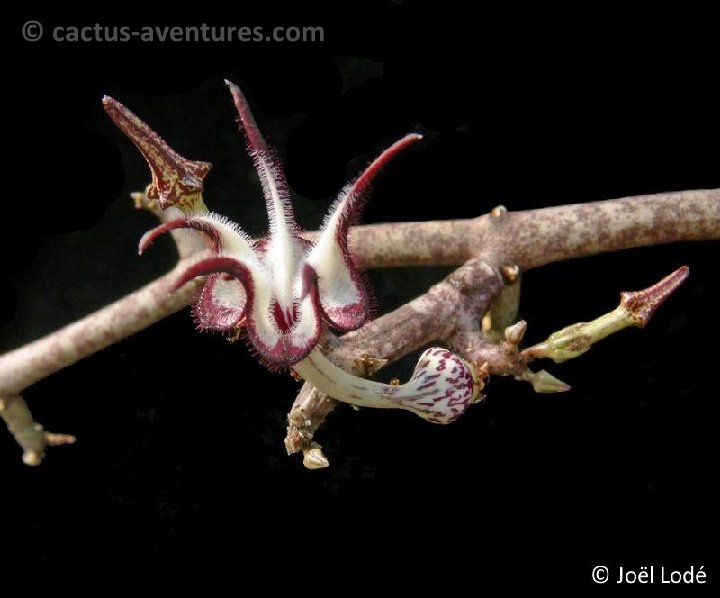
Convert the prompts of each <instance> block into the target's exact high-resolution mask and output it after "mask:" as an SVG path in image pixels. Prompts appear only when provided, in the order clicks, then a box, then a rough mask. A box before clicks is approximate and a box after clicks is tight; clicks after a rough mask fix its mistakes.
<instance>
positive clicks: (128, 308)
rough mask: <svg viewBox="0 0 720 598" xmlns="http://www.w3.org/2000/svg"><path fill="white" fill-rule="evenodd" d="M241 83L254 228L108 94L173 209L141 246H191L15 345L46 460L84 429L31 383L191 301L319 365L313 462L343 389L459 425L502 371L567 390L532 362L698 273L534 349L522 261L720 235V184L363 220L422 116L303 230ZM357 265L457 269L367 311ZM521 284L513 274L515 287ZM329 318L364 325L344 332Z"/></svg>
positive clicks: (158, 196) (29, 439) (670, 280)
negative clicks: (444, 217) (521, 302)
mask: <svg viewBox="0 0 720 598" xmlns="http://www.w3.org/2000/svg"><path fill="white" fill-rule="evenodd" d="M227 85H228V87H229V89H230V93H231V96H232V99H233V103H234V106H235V109H236V111H237V114H238V122H239V125H240V128H241V130H242V133H243V134H244V136H245V139H246V141H247V146H248V151H249V153H250V155H251V157H252V160H253V163H254V165H255V168H256V170H257V173H258V176H259V178H260V181H261V183H262V190H263V196H264V200H265V203H266V207H267V212H268V219H269V232H268V234H267V235H266V236H265V237H262V238H260V239H251V238H250V237H249V236H248V235H246V234H245V233H244V232H243V231H242V230H241V229H240V227H239V226H237V225H236V224H234V223H232V222H230V221H229V220H227V219H226V218H224V217H222V216H218V215H216V214H212V213H210V212H208V210H207V208H206V207H205V204H204V201H203V198H202V192H203V180H204V177H205V176H206V175H207V174H208V172H209V170H210V169H211V164H210V163H208V162H202V161H193V160H189V159H187V158H184V157H182V156H181V155H180V154H178V153H177V152H176V151H174V150H173V149H172V148H171V147H170V146H169V145H168V144H167V143H166V142H165V141H164V140H163V139H162V138H161V137H160V136H159V135H158V134H157V133H156V132H155V131H153V130H152V129H151V128H150V127H149V126H148V125H147V124H146V123H144V122H143V121H142V120H141V119H140V118H138V116H136V115H135V114H133V113H132V112H131V111H130V110H129V109H128V108H126V107H125V106H123V105H122V104H121V103H120V102H118V101H116V100H114V99H112V98H109V97H105V98H104V99H103V105H104V107H105V110H106V112H107V114H108V115H109V116H110V118H111V119H112V120H113V122H114V123H115V124H116V125H117V126H118V127H119V129H120V130H121V131H122V132H123V133H124V134H125V135H126V136H127V137H128V138H129V139H130V140H131V141H132V143H133V144H134V145H135V146H136V147H137V148H138V150H139V151H140V153H141V154H142V155H143V157H144V158H145V160H146V161H147V163H148V166H149V168H150V174H151V178H152V182H151V184H150V185H149V186H148V187H147V189H146V191H145V193H140V192H138V193H135V194H133V198H134V201H135V203H136V206H139V207H144V208H147V209H149V210H150V211H151V212H152V213H153V214H155V215H156V216H157V217H158V218H159V219H160V220H161V221H162V222H163V224H161V225H160V226H159V227H157V228H155V229H153V230H151V231H149V232H148V233H146V235H144V236H143V238H142V239H141V241H140V246H139V251H140V253H142V252H143V251H145V250H146V249H147V248H148V247H149V246H150V245H151V244H152V243H153V242H154V241H155V240H156V239H157V237H158V236H160V235H162V234H164V233H167V232H170V233H172V236H173V238H174V239H175V243H176V246H177V248H178V253H179V255H180V258H181V259H180V261H179V263H178V264H177V266H176V267H175V268H174V269H173V270H172V271H171V272H168V273H167V274H165V275H164V276H161V277H160V278H158V279H157V280H155V281H153V282H151V283H150V284H148V285H146V286H144V287H141V288H140V289H138V290H137V291H136V292H134V293H132V294H130V295H127V296H126V297H123V298H120V299H118V300H117V301H115V302H114V303H112V304H110V305H108V306H106V307H104V308H102V309H100V310H98V311H96V312H95V313H92V314H90V315H88V316H86V317H84V318H81V319H80V320H78V321H76V322H73V323H71V324H69V325H67V326H65V327H64V328H62V329H60V330H58V331H56V332H54V333H52V334H49V335H47V336H46V337H44V338H42V339H39V340H36V341H34V342H32V343H29V344H27V345H25V346H23V347H20V348H18V349H15V350H13V351H9V352H8V353H6V354H4V355H2V356H0V417H1V418H2V419H3V420H4V421H5V422H6V424H7V426H8V428H9V430H10V431H11V433H12V434H13V436H14V437H15V438H16V440H17V441H18V444H19V445H20V446H21V447H22V448H23V452H24V460H25V462H26V463H28V464H31V465H35V464H37V463H39V462H40V460H41V458H42V456H43V453H44V450H45V448H46V447H48V446H52V445H55V444H69V443H71V442H72V441H73V440H74V438H73V437H72V436H70V435H64V434H52V433H48V432H45V431H44V430H43V429H42V427H41V426H40V425H39V424H37V423H36V422H35V421H34V420H33V418H32V415H31V413H30V410H29V409H28V407H27V405H26V403H25V402H24V400H23V398H22V395H23V392H24V391H25V389H26V388H28V387H29V386H31V385H33V384H35V383H36V382H38V381H39V380H42V379H43V378H45V377H47V376H49V375H51V374H53V373H55V372H57V371H59V370H61V369H63V368H65V367H68V366H71V365H73V364H74V363H76V362H77V361H79V360H81V359H83V358H85V357H88V356H90V355H92V354H94V353H95V352H97V351H100V350H102V349H104V348H106V347H109V346H111V345H112V344H114V343H116V342H119V341H120V340H122V339H124V338H126V337H128V336H130V335H132V334H135V333H137V332H138V331H140V330H143V329H144V328H146V327H148V326H150V325H152V324H154V323H155V322H157V321H159V320H161V319H162V318H165V317H167V316H169V315H171V314H173V313H176V312H178V311H179V310H181V309H183V308H185V307H187V306H188V305H190V304H192V303H194V304H195V309H194V314H195V318H196V321H197V323H198V327H199V328H202V329H213V330H219V331H222V332H224V333H226V334H228V335H229V336H230V338H231V339H236V338H237V337H238V336H239V335H240V334H241V332H244V331H247V338H248V340H249V343H250V345H251V349H252V350H253V351H255V352H256V353H257V356H258V358H259V360H260V361H261V362H262V363H263V364H265V365H267V366H268V367H269V368H270V369H273V370H283V369H284V370H287V369H289V368H292V370H293V371H294V372H295V373H296V374H297V375H299V376H300V377H302V378H304V379H305V380H306V384H305V385H304V386H303V388H302V390H301V391H300V393H299V395H298V398H297V399H296V402H295V404H294V405H293V408H292V410H291V412H290V415H289V417H288V420H289V424H290V425H289V427H288V436H287V439H286V447H287V449H288V452H290V453H292V452H299V451H302V452H303V454H304V463H305V465H306V466H307V467H310V468H313V469H316V468H319V467H326V466H327V465H328V461H327V459H326V458H325V457H324V455H323V454H322V451H321V449H320V446H319V445H318V444H317V443H316V442H315V441H314V440H313V435H314V434H315V432H316V431H317V429H318V427H319V426H320V425H322V422H323V421H324V419H325V417H326V416H327V415H328V414H329V413H330V412H331V411H332V408H333V406H334V405H335V401H333V400H332V399H333V398H334V399H338V400H339V401H344V402H348V403H352V404H355V405H359V406H366V407H374V408H384V409H387V408H394V409H403V410H407V411H411V412H413V413H415V414H416V415H418V416H420V417H422V418H424V419H426V420H428V421H430V422H434V423H443V424H444V423H449V422H452V421H454V420H456V419H457V418H458V417H459V416H460V415H462V413H464V412H465V411H466V410H467V408H468V406H469V405H470V404H472V403H473V402H476V401H477V400H478V399H479V398H481V394H480V391H481V390H482V388H483V385H484V382H485V379H486V377H487V376H488V375H489V374H495V375H504V376H513V377H515V378H516V379H520V380H525V381H527V382H530V383H531V384H532V385H533V387H534V388H535V390H536V391H537V392H560V391H565V390H568V389H569V387H568V386H567V385H566V384H564V383H563V382H562V381H560V380H558V379H557V378H555V377H554V376H552V375H551V374H549V373H548V372H545V371H544V370H541V371H539V372H533V371H531V370H530V369H529V367H528V364H529V363H530V362H532V361H533V360H535V359H540V358H549V359H552V360H554V361H564V360H566V359H572V358H575V357H578V356H579V355H581V354H583V353H584V352H585V351H587V350H589V349H590V347H591V345H592V344H593V343H595V342H597V341H599V340H601V339H603V338H605V337H607V336H608V335H609V334H612V333H614V332H617V331H619V330H621V329H623V328H626V327H629V326H637V327H643V326H645V325H646V324H647V322H648V320H649V319H650V317H651V316H652V315H653V313H654V312H655V310H656V309H657V308H658V306H659V305H660V304H661V303H662V302H663V301H664V300H665V299H666V298H667V297H668V296H669V295H670V294H671V293H672V292H673V291H674V290H675V288H677V287H678V286H679V285H680V284H681V283H682V282H683V280H685V278H686V277H687V275H688V268H687V267H685V266H683V267H681V268H679V269H678V270H677V271H676V272H674V273H672V274H671V275H670V276H668V277H666V278H665V279H663V280H662V281H660V282H659V283H657V284H656V285H653V286H651V287H649V288H647V289H645V290H643V291H638V292H627V293H623V294H622V296H621V302H620V305H619V306H618V307H617V308H616V309H615V310H613V311H612V312H608V313H607V314H603V315H602V316H600V317H599V318H596V319H595V320H592V321H590V322H581V323H576V324H571V325H570V326H568V327H566V328H564V329H562V330H560V331H558V332H556V333H554V334H552V335H550V337H548V339H546V340H545V341H543V342H542V343H539V344H537V345H534V346H532V347H529V348H526V349H521V348H520V343H521V341H522V338H523V334H524V331H525V328H526V325H525V323H523V322H514V321H513V320H514V319H515V318H516V317H517V302H518V298H519V293H520V284H519V275H520V272H526V271H528V270H530V269H532V268H537V267H540V266H543V265H546V264H549V263H553V262H558V261H563V260H566V259H571V258H578V257H583V256H589V255H596V254H598V253H602V252H613V251H619V250H623V249H629V248H633V247H641V246H649V245H656V244H661V243H672V242H676V241H707V240H718V239H719V238H720V189H705V190H696V191H682V192H674V193H660V194H657V195H646V196H637V197H624V198H620V199H613V200H606V201H599V202H593V203H589V204H576V205H564V206H553V207H548V208H543V209H539V210H528V211H518V212H513V211H512V210H510V211H508V210H507V209H506V208H504V207H502V206H499V207H498V208H496V209H494V210H492V212H491V213H490V214H486V215H484V216H479V217H477V218H473V219H469V220H451V221H437V222H404V223H390V224H373V225H367V226H358V227H353V228H352V229H350V225H351V224H352V221H353V219H354V218H355V217H356V216H357V214H358V212H359V210H360V208H361V206H362V202H363V201H364V200H365V199H366V196H367V192H368V190H369V188H370V185H371V183H372V181H373V180H374V178H375V177H376V176H377V175H378V173H379V172H380V170H381V169H382V168H383V167H384V166H386V165H387V164H388V163H389V162H390V161H391V160H392V159H394V158H395V157H396V156H397V155H398V154H400V153H401V152H402V151H404V150H406V149H407V148H408V147H410V146H411V145H413V144H415V143H417V142H418V141H419V140H420V139H421V137H420V135H418V134H415V133H410V134H408V135H406V136H404V137H403V138H401V139H400V140H398V141H396V142H395V143H393V144H391V145H389V147H387V149H385V150H384V151H382V152H381V153H380V154H379V155H378V157H376V158H375V159H374V160H373V161H372V162H371V163H370V164H369V165H368V166H367V168H366V169H365V170H364V171H363V172H362V173H360V174H359V176H357V178H355V179H354V180H353V181H352V182H350V183H349V184H348V185H346V186H345V187H344V188H343V189H342V190H341V191H340V193H339V196H338V198H337V200H336V201H335V202H334V204H333V206H332V208H331V210H330V212H329V214H328V215H327V217H326V218H325V220H324V223H323V226H322V227H321V230H319V231H317V232H307V233H306V232H302V231H301V230H300V228H299V227H298V226H297V224H296V223H295V221H294V217H293V209H292V204H291V201H290V193H289V190H288V187H287V184H286V182H285V177H284V174H283V170H282V166H281V164H280V162H279V161H278V160H277V158H276V156H275V155H274V153H273V151H272V149H271V148H270V147H269V145H268V144H267V142H266V141H265V139H264V138H263V136H262V134H261V133H260V130H259V129H258V126H257V123H256V121H255V119H254V117H253V115H252V113H251V111H250V108H249V106H248V102H247V100H246V99H245V96H244V95H243V94H242V92H241V91H240V89H239V88H238V87H237V86H235V85H234V84H232V83H230V82H227ZM358 266H359V267H362V268H381V267H412V266H453V267H455V268H457V270H456V271H455V272H454V273H453V274H452V275H451V276H449V277H447V278H446V279H445V280H443V281H440V282H439V283H438V284H436V285H433V287H431V288H430V289H429V290H428V291H427V292H426V293H424V294H423V295H421V296H419V297H417V298H415V299H413V300H412V301H410V302H408V303H407V304H405V305H402V306H400V307H399V308H397V309H396V310H394V311H392V312H390V313H388V314H384V315H382V316H380V317H378V318H377V319H374V320H372V321H368V303H369V300H368V297H367V292H366V289H365V286H364V284H363V280H362V278H361V276H360V275H359V274H358V271H357V267H358ZM195 279H197V280H195ZM508 285H514V287H513V288H512V289H511V292H510V291H508ZM503 289H504V290H505V292H504V293H503ZM491 304H494V309H493V308H492V307H491ZM500 308H503V309H500ZM488 310H493V311H491V312H490V315H491V318H489V324H490V326H488V327H487V330H485V329H484V327H483V326H482V325H481V321H482V319H483V317H484V316H485V315H487V313H488ZM503 326H504V327H505V329H504V334H503V330H502V328H503ZM329 328H334V329H337V330H340V331H343V332H347V334H344V335H342V336H339V337H335V336H333V335H332V333H331V332H330V331H329ZM321 339H322V340H321ZM435 342H437V343H443V344H446V345H447V346H448V347H449V348H450V349H452V352H451V351H449V350H448V349H445V348H438V347H433V348H431V349H428V350H427V351H425V353H423V355H422V356H421V357H420V360H419V362H418V364H417V366H416V368H415V370H414V372H413V374H412V376H411V378H410V379H409V380H408V382H406V383H405V384H394V383H391V384H383V383H381V382H376V381H372V380H367V379H366V378H365V377H369V376H372V375H374V374H375V373H376V372H377V371H378V370H379V369H380V368H381V367H383V366H384V365H385V364H387V363H389V362H392V361H395V360H397V359H399V358H401V357H403V356H404V355H408V354H409V353H411V352H413V351H415V350H418V349H420V348H421V347H425V346H428V345H429V344H434V343H435ZM321 344H322V346H320V345H321Z"/></svg>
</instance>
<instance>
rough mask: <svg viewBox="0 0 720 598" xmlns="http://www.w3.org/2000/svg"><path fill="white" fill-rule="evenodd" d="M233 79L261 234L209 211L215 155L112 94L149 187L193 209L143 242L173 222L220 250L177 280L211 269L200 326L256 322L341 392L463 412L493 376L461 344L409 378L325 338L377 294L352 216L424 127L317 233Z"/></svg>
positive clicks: (431, 411) (305, 371)
mask: <svg viewBox="0 0 720 598" xmlns="http://www.w3.org/2000/svg"><path fill="white" fill-rule="evenodd" d="M226 83H227V85H228V87H229V88H230V91H231V93H232V97H233V100H234V103H235V108H236V109H237V112H238V115H239V124H240V128H241V129H242V131H243V132H244V134H245V138H246V141H247V146H248V151H249V153H250V155H251V156H252V159H253V162H254V164H255V168H256V170H257V172H258V175H259V177H260V181H261V183H262V189H263V195H264V196H265V201H266V204H267V211H268V216H269V221H270V227H269V228H270V230H269V234H268V235H267V236H266V237H265V238H263V239H260V240H257V241H254V240H252V239H251V238H250V237H249V236H248V235H247V234H245V233H244V232H243V231H242V230H241V229H240V227H239V226H238V225H237V224H235V223H233V222H231V221H229V220H228V219H226V218H224V217H222V216H219V215H217V214H213V213H210V212H208V211H207V209H206V208H205V205H204V203H203V200H202V190H203V178H204V176H205V175H206V174H207V172H208V171H209V170H210V168H211V165H210V164H209V163H207V162H195V161H191V160H187V159H185V158H183V157H181V156H180V155H178V154H177V153H176V152H174V151H173V150H172V149H171V148H170V147H169V146H168V145H167V144H166V143H165V142H164V141H163V140H162V139H161V138H160V137H159V136H158V135H157V134H156V133H155V132H154V131H153V130H152V129H151V128H150V127H148V126H147V125H146V124H145V123H144V122H142V121H141V120H140V119H139V118H138V117H137V116H135V115H134V114H133V113H132V112H130V111H129V110H128V109H127V108H125V106H123V105H122V104H120V103H119V102H117V101H115V100H113V99H112V98H107V97H106V98H105V99H104V100H103V102H104V104H105V109H106V111H107V112H108V114H109V115H110V117H111V118H112V119H113V121H114V122H115V123H116V124H117V125H118V127H119V128H120V129H121V130H122V131H123V132H124V133H125V134H126V135H127V136H128V137H129V138H130V139H131V140H132V141H133V143H134V144H135V145H136V146H137V147H138V149H139V150H140V152H141V153H142V154H143V156H144V157H145V159H146V160H147V162H148V165H149V166H150V170H151V173H152V184H151V185H150V187H149V188H148V192H147V195H148V197H149V198H152V199H156V200H157V201H158V204H159V206H160V207H161V208H162V209H168V208H172V209H173V210H175V209H177V215H178V216H182V217H179V218H177V219H174V220H170V221H168V222H166V223H164V224H162V225H160V226H158V227H156V228H155V229H153V230H151V231H149V232H148V233H146V234H145V235H144V236H143V238H142V239H141V241H140V252H141V253H142V252H143V251H144V250H145V249H146V248H147V247H148V246H149V245H150V244H151V243H152V242H153V241H154V240H155V239H156V238H157V237H158V236H159V235H162V234H164V233H166V232H169V231H173V230H178V229H192V230H195V231H198V232H200V233H202V234H203V235H204V237H205V239H206V244H207V247H208V249H209V251H210V254H211V255H210V256H209V257H203V258H201V259H199V260H198V261H196V262H194V263H192V264H191V265H190V266H189V267H188V268H187V270H186V271H185V272H184V273H183V274H182V275H181V276H180V277H179V279H178V281H177V283H176V288H180V287H181V286H182V285H184V284H186V283H187V282H189V281H190V280H192V279H194V278H196V277H198V276H207V279H206V282H205V284H204V285H203V288H202V290H201V292H200V295H199V298H198V301H197V303H196V305H195V308H194V311H195V317H196V320H197V323H198V326H199V327H200V328H202V329H212V330H219V331H223V332H226V333H230V334H233V335H234V334H235V333H236V332H237V331H238V330H240V329H241V328H245V329H247V333H248V337H249V339H250V341H251V343H252V345H253V346H254V347H255V348H256V349H257V351H258V353H259V355H260V357H261V358H262V360H263V361H264V362H265V363H266V364H267V365H269V366H271V367H276V368H282V367H293V369H295V371H296V372H298V373H299V374H300V375H301V376H303V377H304V378H306V379H307V380H309V381H310V382H312V383H313V384H314V385H315V386H316V387H317V388H319V389H320V390H323V391H324V392H327V393H328V394H330V395H331V396H334V397H336V398H337V399H340V400H344V401H346V402H350V403H354V404H357V405H365V406H370V407H394V408H400V409H407V410H410V411H413V412H415V413H417V414H418V415H420V416H421V417H424V418H425V419H428V420H429V421H433V422H436V423H448V422H450V421H453V420H454V419H456V418H457V417H458V416H459V415H461V414H462V413H463V412H464V410H465V409H466V407H467V406H468V405H469V404H470V403H471V402H473V401H474V400H475V399H476V397H477V396H478V394H479V389H480V386H481V383H480V382H479V381H478V376H477V372H476V370H475V368H474V367H473V366H472V365H470V364H467V363H466V362H465V361H463V360H462V359H461V358H459V357H457V356H456V355H453V354H452V353H450V352H449V351H447V350H445V349H439V348H433V349H429V350H428V351H426V353H424V354H423V356H422V357H421V359H420V362H419V364H418V366H417V368H416V370H415V373H414V374H413V376H412V378H411V379H410V381H409V382H408V383H406V384H404V385H387V384H381V383H379V382H372V381H368V380H364V379H362V378H358V377H356V376H352V375H351V374H349V373H347V372H345V371H343V370H341V369H340V368H338V367H337V366H335V365H334V364H332V363H331V362H330V361H329V360H328V359H327V358H326V357H325V356H324V355H323V354H322V353H321V352H320V351H319V349H316V345H317V342H318V339H319V337H320V334H321V332H322V329H323V326H325V325H329V326H330V327H332V328H335V329H338V330H341V331H347V330H354V329H356V328H359V327H360V326H361V325H362V324H363V323H364V322H365V320H366V318H367V315H368V296H367V293H366V291H365V288H364V286H363V283H362V280H361V277H360V275H359V274H358V272H357V269H356V267H355V265H354V263H353V260H352V257H351V256H350V253H349V251H348V242H347V236H348V226H349V222H350V220H351V219H352V218H353V217H354V216H355V214H356V212H357V210H358V207H359V203H360V202H359V200H360V199H361V197H362V196H363V194H364V193H365V192H366V191H367V189H368V186H369V184H370V183H371V181H372V180H373V178H374V177H375V175H376V174H377V173H378V171H379V170H380V169H381V168H382V167H383V166H384V165H385V164H387V162H389V161H390V160H391V159H392V158H393V157H394V156H395V155H397V154H398V153H399V152H401V151H402V150H404V149H405V148H407V147H408V146H410V145H412V144H413V143H415V142H416V141H418V140H419V139H421V136H420V135H418V134H414V133H411V134H408V135H406V136H405V137H403V138H402V139H400V140H399V141H397V142H395V143H394V144H392V145H391V146H390V147H389V148H387V149H386V150H385V151H383V152H382V153H381V154H380V155H379V156H378V157H377V158H376V159H375V160H374V161H373V162H372V163H371V164H370V165H369V166H368V167H367V168H366V169H365V170H364V171H363V173H362V174H361V175H360V176H359V177H357V178H356V179H355V180H354V181H352V182H351V183H349V184H348V185H346V186H345V188H344V189H343V190H342V191H341V192H340V195H339V197H338V199H337V201H336V202H335V203H334V204H333V206H332V208H331V210H330V213H329V214H328V216H327V217H326V219H325V222H324V224H323V226H322V228H321V230H320V232H319V234H318V236H317V240H316V241H315V242H314V243H311V242H310V241H307V240H305V239H303V238H301V236H300V234H299V229H298V227H297V225H296V224H295V221H294V218H293V212H292V205H291V203H290V197H289V193H288V188H287V184H286V182H285V177H284V175H283V172H282V168H281V167H280V165H279V163H278V161H277V160H276V159H275V157H274V155H273V153H272V151H271V150H270V148H269V147H268V145H267V144H266V142H265V140H264V138H263V136H262V135H261V133H260V131H259V130H258V127H257V125H256V123H255V120H254V118H253V116H252V114H251V112H250V109H249V107H248V104H247V101H246V100H245V97H244V96H243V94H242V93H241V91H240V89H239V88H238V87H237V86H235V85H233V84H232V83H230V82H227V81H226Z"/></svg>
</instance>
